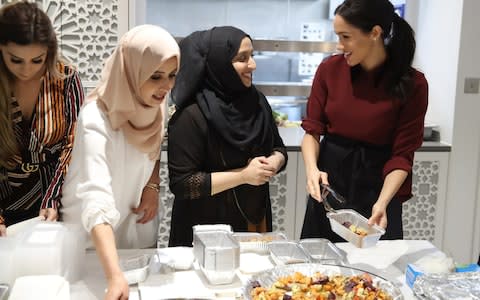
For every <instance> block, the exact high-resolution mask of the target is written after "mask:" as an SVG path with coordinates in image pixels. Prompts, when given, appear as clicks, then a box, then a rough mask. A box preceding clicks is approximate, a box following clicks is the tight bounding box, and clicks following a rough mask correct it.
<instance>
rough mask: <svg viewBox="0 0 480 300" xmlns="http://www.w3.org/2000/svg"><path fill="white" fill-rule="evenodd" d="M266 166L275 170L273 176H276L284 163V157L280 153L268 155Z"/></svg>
mask: <svg viewBox="0 0 480 300" xmlns="http://www.w3.org/2000/svg"><path fill="white" fill-rule="evenodd" d="M266 161H267V164H268V165H269V166H271V167H272V168H274V169H275V174H277V172H278V170H280V169H281V168H282V166H283V164H284V163H285V157H283V154H282V153H280V152H274V154H272V155H270V156H269V157H267V158H266Z"/></svg>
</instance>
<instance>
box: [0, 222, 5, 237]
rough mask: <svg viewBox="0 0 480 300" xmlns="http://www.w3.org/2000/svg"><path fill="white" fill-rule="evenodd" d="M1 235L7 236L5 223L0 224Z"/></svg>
mask: <svg viewBox="0 0 480 300" xmlns="http://www.w3.org/2000/svg"><path fill="white" fill-rule="evenodd" d="M0 236H7V227H6V226H5V224H0Z"/></svg>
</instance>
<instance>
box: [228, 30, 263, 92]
mask: <svg viewBox="0 0 480 300" xmlns="http://www.w3.org/2000/svg"><path fill="white" fill-rule="evenodd" d="M232 64H233V67H234V68H235V71H237V74H238V76H239V77H240V80H241V81H242V83H243V85H245V86H246V87H250V86H251V85H252V74H253V71H255V69H256V68H257V64H256V63H255V60H254V59H253V45H252V41H251V40H250V39H249V38H248V37H245V38H243V39H242V42H241V43H240V48H239V49H238V53H237V55H235V57H234V58H233V60H232Z"/></svg>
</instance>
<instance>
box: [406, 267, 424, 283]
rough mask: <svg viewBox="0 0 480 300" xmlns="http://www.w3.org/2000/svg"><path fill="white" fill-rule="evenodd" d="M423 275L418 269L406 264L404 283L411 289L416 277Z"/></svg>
mask: <svg viewBox="0 0 480 300" xmlns="http://www.w3.org/2000/svg"><path fill="white" fill-rule="evenodd" d="M420 275H423V272H422V271H420V269H419V268H418V267H417V266H415V265H413V264H408V265H407V270H406V271H405V281H406V283H407V285H408V286H409V287H410V288H413V284H414V283H415V280H416V279H417V277H418V276H420Z"/></svg>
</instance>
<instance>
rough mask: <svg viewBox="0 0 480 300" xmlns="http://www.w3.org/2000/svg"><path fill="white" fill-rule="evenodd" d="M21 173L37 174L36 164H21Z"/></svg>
mask: <svg viewBox="0 0 480 300" xmlns="http://www.w3.org/2000/svg"><path fill="white" fill-rule="evenodd" d="M22 171H23V172H25V173H33V172H37V171H38V164H30V163H22Z"/></svg>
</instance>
